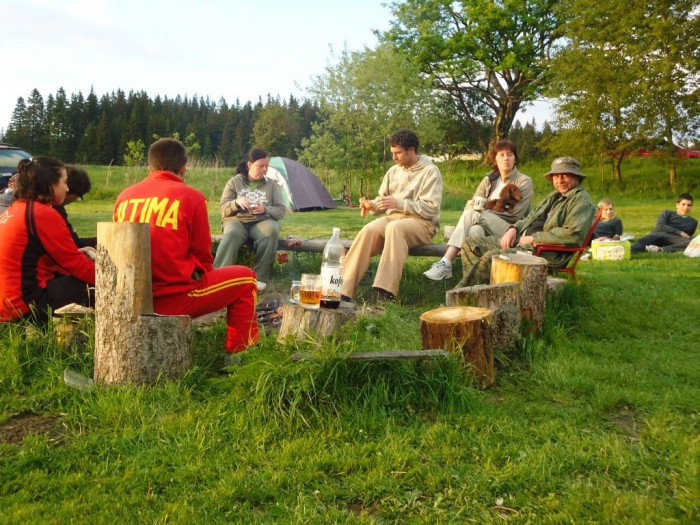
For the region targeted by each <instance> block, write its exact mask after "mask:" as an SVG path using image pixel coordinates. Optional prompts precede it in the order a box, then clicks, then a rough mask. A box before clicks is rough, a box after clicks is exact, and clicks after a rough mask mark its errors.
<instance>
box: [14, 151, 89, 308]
mask: <svg viewBox="0 0 700 525" xmlns="http://www.w3.org/2000/svg"><path fill="white" fill-rule="evenodd" d="M17 170H18V176H17V189H16V190H15V200H14V202H13V203H12V205H11V206H10V207H9V208H8V209H7V210H6V211H5V212H4V213H2V215H0V239H2V242H0V268H2V271H1V272H0V322H7V321H12V320H14V319H19V318H22V317H26V316H30V317H31V318H32V319H33V320H35V321H38V322H45V321H46V320H47V319H48V316H49V312H50V311H51V310H52V309H56V308H60V307H61V306H65V305H66V304H69V303H78V304H83V305H88V304H91V303H92V300H91V296H93V295H94V294H91V293H90V290H89V286H94V285H95V264H94V263H93V262H92V261H91V260H90V259H89V258H88V257H87V256H86V255H85V254H83V253H81V252H80V251H79V250H78V247H77V246H76V245H75V242H74V241H73V237H72V236H71V233H70V231H69V230H68V226H67V225H66V222H65V221H64V220H63V219H62V218H61V216H60V215H59V213H58V212H57V211H56V210H55V209H54V208H53V205H59V204H62V203H63V200H64V199H65V198H66V195H67V194H68V183H67V173H66V168H65V166H64V165H63V164H62V163H61V162H60V161H58V160H56V159H52V158H50V157H35V158H33V159H23V160H22V161H20V163H19V165H18V166H17Z"/></svg>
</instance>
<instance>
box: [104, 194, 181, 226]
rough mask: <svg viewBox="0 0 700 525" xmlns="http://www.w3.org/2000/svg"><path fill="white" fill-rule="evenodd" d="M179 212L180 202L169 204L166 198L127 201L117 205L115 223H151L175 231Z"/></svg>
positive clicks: (175, 201)
mask: <svg viewBox="0 0 700 525" xmlns="http://www.w3.org/2000/svg"><path fill="white" fill-rule="evenodd" d="M179 211H180V201H179V200H174V201H173V202H170V199H169V198H167V197H165V198H163V199H159V198H158V197H149V198H140V199H129V200H126V201H122V202H120V203H119V204H118V205H117V211H116V213H115V216H116V219H115V220H116V222H141V223H153V224H154V226H157V227H159V228H172V229H173V230H177V227H178V222H177V218H178V212H179ZM152 219H154V220H152Z"/></svg>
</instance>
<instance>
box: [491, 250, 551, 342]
mask: <svg viewBox="0 0 700 525" xmlns="http://www.w3.org/2000/svg"><path fill="white" fill-rule="evenodd" d="M503 283H520V312H521V314H522V318H523V322H524V325H525V329H526V330H527V331H528V332H530V333H536V332H539V331H540V330H541V329H542V325H543V324H544V301H545V296H546V294H547V260H546V259H543V258H542V257H536V256H534V255H530V254H528V253H522V252H518V253H511V254H507V255H496V256H494V257H493V258H492V259H491V284H503Z"/></svg>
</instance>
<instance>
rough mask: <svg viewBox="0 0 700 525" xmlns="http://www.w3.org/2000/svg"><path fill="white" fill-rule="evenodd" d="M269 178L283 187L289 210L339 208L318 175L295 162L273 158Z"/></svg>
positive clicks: (284, 158) (283, 158) (268, 172)
mask: <svg viewBox="0 0 700 525" xmlns="http://www.w3.org/2000/svg"><path fill="white" fill-rule="evenodd" d="M267 178H268V179H273V180H276V181H277V183H278V184H279V185H280V186H282V195H283V197H284V200H285V204H286V206H287V208H289V209H293V210H294V211H308V210H325V209H332V208H336V207H337V206H336V204H335V202H333V199H332V198H331V196H330V194H329V193H328V190H327V189H326V188H325V186H324V185H323V184H322V183H321V181H320V180H318V177H317V176H316V174H315V173H314V172H312V171H311V170H310V169H309V168H307V167H306V166H304V165H303V164H301V163H299V162H297V161H295V160H292V159H288V158H287V157H271V158H270V167H269V168H268V170H267Z"/></svg>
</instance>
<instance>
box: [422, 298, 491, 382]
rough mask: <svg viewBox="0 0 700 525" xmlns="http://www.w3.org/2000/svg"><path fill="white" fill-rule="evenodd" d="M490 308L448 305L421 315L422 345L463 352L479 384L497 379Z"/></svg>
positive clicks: (465, 360)
mask: <svg viewBox="0 0 700 525" xmlns="http://www.w3.org/2000/svg"><path fill="white" fill-rule="evenodd" d="M491 321H492V315H491V311H490V310H488V309H487V308H475V307H472V306H446V307H444V308H437V309H436V310H430V311H429V312H425V313H424V314H422V315H421V316H420V332H421V338H422V341H423V348H442V349H443V350H447V351H448V352H460V353H461V354H462V356H463V359H464V362H465V363H467V364H469V365H470V366H471V370H472V372H473V374H474V377H475V379H476V380H477V382H478V384H479V386H480V387H482V388H485V387H487V386H489V385H491V384H492V383H493V382H494V381H495V379H496V369H495V366H494V361H493V337H492V334H491Z"/></svg>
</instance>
